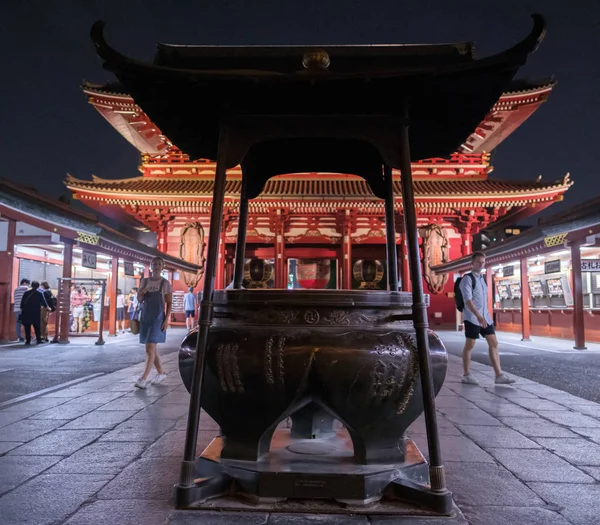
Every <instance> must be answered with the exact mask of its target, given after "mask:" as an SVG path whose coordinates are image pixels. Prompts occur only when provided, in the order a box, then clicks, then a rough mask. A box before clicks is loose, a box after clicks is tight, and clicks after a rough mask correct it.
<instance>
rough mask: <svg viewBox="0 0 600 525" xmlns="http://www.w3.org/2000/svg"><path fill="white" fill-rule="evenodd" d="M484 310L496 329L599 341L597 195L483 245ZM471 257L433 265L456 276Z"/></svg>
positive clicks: (578, 345) (578, 344)
mask: <svg viewBox="0 0 600 525" xmlns="http://www.w3.org/2000/svg"><path fill="white" fill-rule="evenodd" d="M484 253H485V254H486V266H487V268H486V279H487V283H488V289H489V290H493V293H490V296H489V298H488V300H489V302H490V304H489V307H490V311H493V312H494V318H495V319H494V320H495V324H496V326H497V328H498V329H499V330H501V331H510V332H515V333H520V334H521V339H522V340H523V341H529V340H530V339H531V337H532V336H551V337H558V338H564V339H574V343H575V344H574V348H575V349H577V350H585V349H586V348H587V347H586V341H593V342H597V343H600V198H595V199H592V200H590V201H587V202H586V203H584V204H580V205H578V206H575V207H573V208H571V209H569V210H567V211H566V212H564V213H561V214H558V215H555V216H554V217H552V218H550V219H548V220H545V221H543V222H540V224H539V225H538V226H536V227H534V228H531V229H529V230H526V231H524V232H523V233H521V234H520V235H517V236H514V237H511V238H509V239H508V240H503V241H502V242H499V243H496V244H495V245H493V246H492V247H490V248H488V249H487V250H485V251H484ZM470 267H471V257H470V256H466V257H461V258H459V259H455V260H453V261H450V262H448V263H445V264H441V265H438V266H436V267H434V271H436V272H438V273H451V274H453V275H454V279H455V280H456V279H457V278H458V276H459V275H461V274H464V273H466V272H468V271H469V270H470Z"/></svg>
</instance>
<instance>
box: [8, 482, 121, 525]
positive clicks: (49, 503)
mask: <svg viewBox="0 0 600 525" xmlns="http://www.w3.org/2000/svg"><path fill="white" fill-rule="evenodd" d="M109 480H110V477H109V476H103V475H95V474H90V475H83V474H59V475H50V474H42V475H41V476H38V477H37V478H35V479H33V480H31V481H28V482H27V483H25V484H24V485H21V486H20V487H18V488H17V489H15V490H14V491H12V492H11V493H10V494H6V495H5V496H3V497H2V500H1V501H2V520H3V523H6V524H9V523H10V524H11V525H12V524H17V523H18V524H19V525H50V524H55V523H61V522H62V521H63V520H64V519H66V518H67V517H68V516H70V515H71V514H73V512H75V511H76V510H77V509H78V508H79V507H80V506H81V505H82V504H83V503H85V502H86V501H87V500H88V499H89V498H90V497H91V496H93V495H94V494H95V493H96V492H98V490H100V489H101V488H102V487H103V486H104V485H105V484H106V483H107V482H108V481H109Z"/></svg>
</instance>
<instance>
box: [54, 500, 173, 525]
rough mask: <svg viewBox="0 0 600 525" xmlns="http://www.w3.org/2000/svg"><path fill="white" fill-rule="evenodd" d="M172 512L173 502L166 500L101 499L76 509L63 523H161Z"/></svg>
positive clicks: (152, 524)
mask: <svg viewBox="0 0 600 525" xmlns="http://www.w3.org/2000/svg"><path fill="white" fill-rule="evenodd" d="M172 512H173V504H172V503H171V502H168V501H149V500H132V501H128V500H118V501H112V500H104V501H102V500H101V501H94V502H92V503H91V504H89V505H86V506H85V507H83V508H82V509H80V510H79V511H77V512H76V513H75V514H74V515H73V516H72V517H71V518H70V519H69V520H67V521H66V522H65V525H100V524H106V525H109V524H110V525H133V524H146V525H158V524H161V525H162V524H163V523H166V522H167V518H168V516H169V514H171V513H172Z"/></svg>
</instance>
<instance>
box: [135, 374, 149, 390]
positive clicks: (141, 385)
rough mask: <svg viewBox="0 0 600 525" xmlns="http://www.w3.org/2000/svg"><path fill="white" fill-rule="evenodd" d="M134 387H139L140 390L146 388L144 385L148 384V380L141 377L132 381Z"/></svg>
mask: <svg viewBox="0 0 600 525" xmlns="http://www.w3.org/2000/svg"><path fill="white" fill-rule="evenodd" d="M134 384H135V386H136V387H138V388H141V389H142V390H146V387H147V386H148V385H149V384H150V381H148V380H147V379H142V378H141V377H140V378H139V379H138V380H137V381H136V382H135V383H134Z"/></svg>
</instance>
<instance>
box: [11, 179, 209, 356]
mask: <svg viewBox="0 0 600 525" xmlns="http://www.w3.org/2000/svg"><path fill="white" fill-rule="evenodd" d="M155 245H156V239H155V236H154V235H152V234H143V233H142V232H136V230H134V229H132V228H131V229H130V232H128V233H123V232H121V231H117V230H116V229H114V228H111V227H110V226H107V225H106V224H104V223H102V222H101V221H100V220H99V219H98V217H96V216H95V215H92V214H89V213H85V212H81V211H78V210H75V209H73V208H72V207H71V206H69V205H67V204H65V203H63V202H60V201H57V200H54V199H50V198H48V197H45V196H43V195H40V194H37V193H36V192H35V191H33V190H32V189H31V188H26V187H23V186H20V185H17V184H14V183H12V182H8V181H6V180H0V340H1V341H11V340H15V339H16V333H15V322H16V313H15V311H14V310H15V307H14V304H13V290H14V289H15V288H16V287H17V286H18V285H19V283H20V281H21V280H22V279H24V278H27V279H29V280H30V281H31V280H37V281H40V282H41V281H44V280H46V281H48V283H49V285H50V288H51V289H52V291H53V293H54V295H56V296H57V298H58V308H57V311H56V312H55V313H53V314H52V315H51V316H50V322H49V335H51V336H52V335H53V336H54V342H60V343H66V342H68V341H69V338H70V337H72V336H74V335H76V334H74V333H72V331H71V319H70V317H71V310H72V305H71V291H72V288H73V287H74V286H75V285H78V284H79V285H81V284H82V283H84V284H86V285H88V286H89V288H90V289H89V291H87V290H86V295H85V296H86V298H87V300H86V307H87V310H89V315H88V318H89V319H88V330H87V331H86V332H85V335H90V334H96V335H97V336H98V343H99V344H103V342H104V341H103V331H104V330H106V329H108V333H109V334H110V335H113V334H115V333H116V324H117V323H116V309H117V307H118V305H117V291H118V290H119V289H121V290H122V291H123V293H127V292H129V290H130V289H131V288H133V287H135V286H137V285H138V283H139V280H140V278H141V277H143V276H144V275H148V271H149V265H150V262H151V261H152V259H153V258H154V257H157V256H160V257H162V258H163V259H164V260H165V263H166V269H165V273H164V274H163V276H164V277H165V278H167V279H169V280H170V281H171V282H172V281H173V280H178V279H179V277H180V273H181V272H189V273H193V274H196V273H197V272H200V271H201V267H200V266H198V265H195V264H192V263H189V262H186V261H184V260H182V259H178V258H176V257H173V256H171V255H168V254H164V253H162V252H160V251H159V250H158V249H156V248H154V247H153V246H155ZM82 287H83V285H82Z"/></svg>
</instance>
